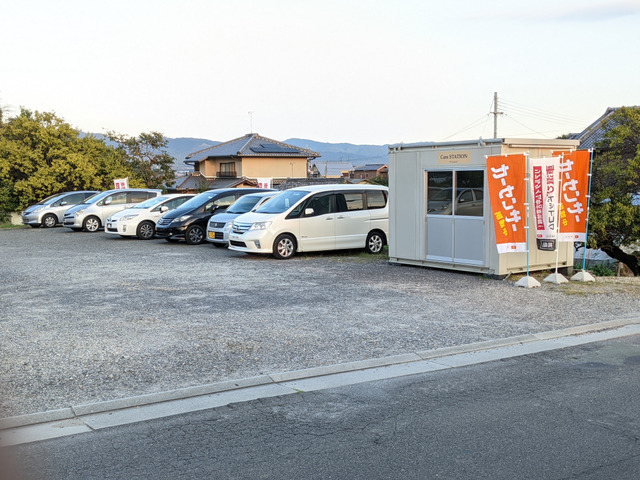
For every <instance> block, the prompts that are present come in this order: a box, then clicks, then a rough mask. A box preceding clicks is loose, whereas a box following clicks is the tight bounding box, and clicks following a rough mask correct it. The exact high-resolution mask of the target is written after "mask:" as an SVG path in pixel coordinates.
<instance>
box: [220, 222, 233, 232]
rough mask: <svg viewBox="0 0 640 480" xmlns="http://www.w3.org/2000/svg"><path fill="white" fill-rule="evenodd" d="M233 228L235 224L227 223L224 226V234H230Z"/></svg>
mask: <svg viewBox="0 0 640 480" xmlns="http://www.w3.org/2000/svg"><path fill="white" fill-rule="evenodd" d="M232 227H233V222H227V223H226V224H225V226H224V228H223V229H222V231H223V232H230V231H231V228H232Z"/></svg>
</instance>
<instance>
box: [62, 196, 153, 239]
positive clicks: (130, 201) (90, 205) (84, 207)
mask: <svg viewBox="0 0 640 480" xmlns="http://www.w3.org/2000/svg"><path fill="white" fill-rule="evenodd" d="M161 193H162V191H161V190H159V189H153V188H122V189H116V190H107V191H106V192H101V193H97V194H95V195H93V196H92V197H89V198H87V199H86V200H85V201H84V203H81V204H80V205H76V206H75V207H72V208H70V209H69V210H67V211H66V212H65V213H64V223H63V225H64V226H65V227H69V228H71V229H72V230H76V231H80V230H85V231H87V232H96V231H98V230H99V229H100V228H102V227H103V225H104V223H105V220H106V219H107V218H109V217H110V216H111V215H113V214H114V213H116V212H119V211H120V210H124V209H125V208H130V207H132V206H134V205H135V204H137V203H140V202H144V201H145V200H147V199H149V198H153V197H157V196H158V195H160V194H161Z"/></svg>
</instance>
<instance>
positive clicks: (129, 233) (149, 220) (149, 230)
mask: <svg viewBox="0 0 640 480" xmlns="http://www.w3.org/2000/svg"><path fill="white" fill-rule="evenodd" d="M194 196H195V195H193V194H185V193H173V194H168V195H161V196H159V197H154V198H150V199H149V200H146V201H144V202H142V203H139V204H137V205H135V206H133V207H131V208H127V209H126V210H121V211H119V212H117V213H114V214H113V215H111V216H110V217H109V218H107V220H106V222H105V228H104V231H105V232H106V233H110V234H113V235H120V236H121V237H138V238H139V239H140V240H149V239H150V238H153V236H154V235H155V233H156V222H157V221H158V219H159V218H160V217H161V216H162V215H164V214H165V213H166V212H168V211H170V210H173V209H174V208H178V207H179V206H180V205H182V204H183V203H184V202H186V201H187V200H189V199H190V198H192V197H194Z"/></svg>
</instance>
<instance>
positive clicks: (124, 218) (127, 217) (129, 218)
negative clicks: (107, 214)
mask: <svg viewBox="0 0 640 480" xmlns="http://www.w3.org/2000/svg"><path fill="white" fill-rule="evenodd" d="M137 216H138V214H137V213H136V214H133V215H124V216H122V217H120V220H122V221H123V222H126V221H127V220H131V219H132V218H136V217H137ZM116 221H117V220H116Z"/></svg>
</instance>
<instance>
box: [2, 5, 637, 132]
mask: <svg viewBox="0 0 640 480" xmlns="http://www.w3.org/2000/svg"><path fill="white" fill-rule="evenodd" d="M558 4H560V5H559V6H558ZM0 18H2V28H0V45H1V47H0V51H1V55H0V59H1V62H0V104H2V105H4V106H8V107H10V110H9V113H10V114H11V113H13V114H15V113H17V112H18V111H19V107H21V106H24V107H26V108H30V109H36V110H43V111H55V112H56V113H57V114H58V115H59V116H61V117H62V118H64V119H65V120H67V121H68V122H69V123H71V124H72V125H73V126H75V127H77V128H79V129H82V130H84V131H90V132H95V133H103V132H106V131H107V130H115V131H117V132H121V133H126V134H130V135H137V134H138V133H140V132H144V131H151V130H156V131H160V132H162V133H163V134H165V135H166V136H169V137H181V136H189V137H203V138H209V139H212V140H220V141H224V140H229V139H232V138H235V137H238V136H241V135H244V134H245V133H248V132H249V130H250V123H249V115H248V112H249V111H252V112H254V113H253V116H252V118H253V131H255V132H259V133H261V134H263V135H266V136H268V137H271V138H275V139H281V140H284V139H286V138H290V137H303V138H309V139H313V140H318V141H327V142H351V143H368V144H383V143H395V142H401V141H403V142H416V141H427V140H432V141H442V140H462V139H469V138H477V137H479V136H482V137H483V138H490V137H492V136H493V120H492V117H490V116H489V115H487V114H488V112H489V111H490V109H491V102H492V97H493V92H494V91H497V92H498V94H499V97H500V99H501V100H504V102H505V103H504V104H503V108H502V109H503V110H504V111H505V112H506V113H507V115H506V116H503V117H501V118H500V119H499V121H498V135H499V136H501V137H503V136H519V137H532V138H540V137H555V136H557V135H560V134H562V133H567V132H569V131H580V130H582V129H583V128H585V127H586V126H587V125H588V124H589V123H591V122H592V121H593V120H595V119H596V118H597V117H598V116H600V115H601V114H602V113H603V112H604V111H605V109H606V108H607V107H608V106H620V105H640V99H639V98H638V97H639V95H640V62H639V61H638V58H640V0H633V1H630V0H627V1H623V0H613V1H608V2H607V1H601V0H584V1H576V0H566V1H560V2H559V1H558V0H537V1H535V2H533V1H518V0H510V1H509V0H486V1H484V2H478V1H476V0H473V1H471V0H469V1H466V0H459V1H457V0H449V1H447V2H442V1H439V2H433V1H415V0H384V1H381V0H341V1H337V0H322V1H305V0H272V1H257V0H233V1H219V0H209V1H205V0H162V1H158V0H154V1H147V0H129V1H121V0H115V1H109V2H92V1H86V0H83V1H72V0H58V1H56V2H50V1H37V0H22V1H20V2H13V1H8V0H0ZM468 127H469V128H468Z"/></svg>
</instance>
